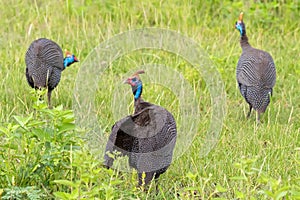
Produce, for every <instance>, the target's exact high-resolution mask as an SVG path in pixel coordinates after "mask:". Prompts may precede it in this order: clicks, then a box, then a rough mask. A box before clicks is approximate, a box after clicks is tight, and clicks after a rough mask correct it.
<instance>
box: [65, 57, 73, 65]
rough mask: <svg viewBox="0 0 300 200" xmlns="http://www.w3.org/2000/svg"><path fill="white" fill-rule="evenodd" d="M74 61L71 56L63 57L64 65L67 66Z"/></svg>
mask: <svg viewBox="0 0 300 200" xmlns="http://www.w3.org/2000/svg"><path fill="white" fill-rule="evenodd" d="M73 62H74V58H73V57H65V59H64V67H65V68H66V67H68V66H70V65H71V64H72V63H73Z"/></svg>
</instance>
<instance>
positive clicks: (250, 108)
mask: <svg viewBox="0 0 300 200" xmlns="http://www.w3.org/2000/svg"><path fill="white" fill-rule="evenodd" d="M251 110H252V106H251V105H250V104H249V112H248V114H247V118H248V119H249V117H250V115H251Z"/></svg>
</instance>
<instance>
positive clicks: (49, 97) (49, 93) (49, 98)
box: [48, 89, 52, 109]
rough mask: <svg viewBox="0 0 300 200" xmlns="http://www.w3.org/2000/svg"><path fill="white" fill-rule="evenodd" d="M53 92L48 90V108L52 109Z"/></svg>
mask: <svg viewBox="0 0 300 200" xmlns="http://www.w3.org/2000/svg"><path fill="white" fill-rule="evenodd" d="M51 92H52V90H50V89H48V108H49V109H52V105H51Z"/></svg>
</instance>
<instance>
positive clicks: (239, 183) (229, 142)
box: [0, 0, 300, 199]
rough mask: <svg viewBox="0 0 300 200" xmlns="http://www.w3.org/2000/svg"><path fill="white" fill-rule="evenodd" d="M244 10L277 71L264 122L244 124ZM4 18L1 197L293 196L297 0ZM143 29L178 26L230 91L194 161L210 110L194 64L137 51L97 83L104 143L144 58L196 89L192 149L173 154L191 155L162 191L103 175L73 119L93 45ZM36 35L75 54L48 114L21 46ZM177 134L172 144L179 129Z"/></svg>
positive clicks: (299, 181) (58, 6) (8, 12)
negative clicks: (240, 75)
mask: <svg viewBox="0 0 300 200" xmlns="http://www.w3.org/2000/svg"><path fill="white" fill-rule="evenodd" d="M241 11H243V12H244V22H245V24H246V28H247V34H248V37H249V42H250V44H251V45H252V46H254V47H256V48H260V49H263V50H266V51H268V52H269V53H270V54H271V55H272V56H273V59H274V61H275V64H276V68H277V82H276V85H275V88H274V93H273V98H272V101H271V104H270V106H269V107H268V109H267V111H266V113H265V114H264V115H263V117H262V123H261V124H260V125H259V126H257V125H256V122H255V115H254V114H252V117H251V118H250V119H249V120H247V119H246V112H247V111H248V105H247V104H246V102H245V101H244V100H243V98H242V97H241V95H240V93H239V91H238V88H237V84H236V79H235V68H236V64H237V61H238V59H239V56H240V54H241V48H240V44H239V33H238V31H236V30H235V29H234V24H235V22H236V20H237V17H238V15H239V13H240V12H241ZM0 16H1V20H0V32H1V37H0V46H1V50H0V57H1V59H0V67H1V70H0V80H1V81H0V93H1V96H0V118H1V124H0V138H1V142H0V198H2V199H55V198H57V199H300V136H299V132H300V131H299V130H300V123H299V118H300V105H299V102H300V93H299V90H298V89H297V87H299V85H298V84H300V79H299V77H300V69H299V66H298V65H299V64H300V62H299V59H298V58H299V55H300V47H299V39H300V30H299V27H300V22H299V19H300V2H299V1H296V0H294V1H275V2H267V1H244V2H239V1H220V2H218V1H212V2H210V3H208V2H207V1H188V0H186V1H179V0H165V1H156V0H151V1H140V2H138V1H133V0H128V1H124V0H117V1H104V0H102V1H99V2H97V3H95V2H94V1H71V0H67V1H49V2H47V1H38V0H36V1H27V0H26V1H17V0H11V1H3V0H0ZM144 27H155V28H164V29H170V30H174V31H176V32H178V33H180V34H181V35H183V36H185V37H189V38H191V39H192V40H194V41H195V42H196V43H197V44H198V45H199V46H200V47H202V48H203V49H204V51H205V52H206V54H207V55H208V56H209V58H210V59H211V60H212V61H213V63H214V65H215V67H216V69H217V70H218V72H219V73H220V75H221V78H222V80H223V84H224V88H225V91H226V102H224V104H225V105H226V117H225V119H224V121H223V127H222V131H221V132H220V136H219V138H218V139H219V140H218V142H217V144H216V146H215V147H214V148H213V149H212V150H211V151H210V152H209V154H208V155H207V156H201V155H200V153H199V152H200V151H201V147H202V145H205V144H203V138H204V137H205V135H206V131H207V130H208V128H209V126H210V124H211V123H214V122H212V121H211V115H212V112H213V111H212V103H211V99H210V98H211V94H210V93H209V90H208V86H207V84H206V82H205V80H206V78H207V77H203V74H201V73H198V71H197V70H196V69H195V68H194V66H193V65H192V64H191V63H188V62H187V61H186V60H184V59H183V58H181V57H180V56H178V55H175V54H172V53H168V52H165V51H159V50H153V49H152V50H151V49H141V50H137V51H133V52H130V53H128V54H127V55H124V56H122V57H120V58H118V59H116V60H115V61H114V62H113V63H111V65H110V66H109V67H108V68H107V69H106V70H105V71H104V72H103V73H102V74H101V76H100V77H99V81H98V82H97V85H98V89H97V92H96V96H95V98H94V99H95V109H94V110H93V112H94V113H96V114H97V117H98V118H97V120H98V123H99V126H100V127H101V128H102V130H103V132H102V133H101V136H103V137H102V140H103V138H104V140H106V138H107V137H108V135H109V133H110V128H111V126H112V125H113V124H114V122H115V121H116V120H117V119H119V118H121V117H123V116H126V115H127V114H129V113H132V111H133V105H132V102H131V101H132V95H131V92H130V91H131V89H130V88H129V86H125V85H124V86H123V85H121V84H120V83H121V82H122V81H123V80H124V79H125V78H126V75H128V74H130V73H131V72H133V71H134V70H136V69H139V68H141V67H142V66H145V65H147V64H149V63H150V64H159V65H163V66H168V67H169V68H170V69H173V70H176V72H178V73H180V74H181V75H182V76H183V77H184V78H185V80H186V81H187V83H189V85H190V86H191V91H189V92H191V93H192V94H193V96H192V98H196V99H197V105H196V107H195V110H199V111H200V113H199V116H196V118H195V121H197V127H196V129H197V131H196V132H195V133H193V135H192V136H191V137H190V138H189V141H190V144H191V145H190V146H189V148H187V146H183V145H178V146H177V147H176V151H181V150H182V149H186V151H185V152H184V154H183V155H182V156H181V157H177V158H176V159H174V161H173V164H172V165H171V167H170V168H169V169H168V171H167V172H166V173H165V174H163V175H162V176H161V177H160V180H159V192H158V194H157V195H156V194H155V192H154V191H153V190H152V189H150V190H148V192H142V191H141V190H140V189H138V188H136V174H135V172H134V171H132V173H122V172H120V171H118V170H107V169H104V168H102V166H101V163H102V160H101V159H97V158H96V157H97V155H95V154H91V148H89V147H88V146H87V145H86V143H87V142H86V140H85V139H83V138H86V133H87V130H86V129H83V128H80V127H78V126H75V125H74V121H76V115H75V116H74V114H73V104H74V103H75V101H74V100H75V99H74V89H75V86H76V80H77V77H79V74H78V73H80V71H81V70H80V68H81V67H88V66H87V65H86V64H84V63H87V62H86V61H87V60H88V59H89V58H90V57H91V56H93V54H91V52H92V51H93V49H94V48H95V47H97V46H98V45H99V44H101V43H103V42H105V41H107V40H108V39H110V38H112V37H114V36H115V35H116V34H119V33H122V32H125V31H129V30H134V29H138V28H144ZM40 37H46V38H49V39H52V40H54V41H56V42H57V43H58V44H60V46H61V47H62V49H63V50H69V51H71V52H72V53H74V54H75V55H76V56H77V57H78V58H79V59H80V63H76V64H75V65H72V66H71V67H69V68H67V69H66V70H65V71H64V72H63V74H62V79H61V82H60V84H59V86H58V87H57V88H56V89H55V90H54V92H53V95H52V103H53V105H54V106H55V108H54V109H53V110H48V109H47V108H46V104H45V102H39V101H37V98H36V95H35V94H34V92H33V90H32V89H31V88H30V87H29V86H28V84H27V81H26V78H25V59H24V57H25V53H26V50H27V48H28V47H29V45H30V43H31V42H32V41H33V40H35V39H37V38H40ZM99 63H100V64H101V61H99ZM100 64H99V65H100ZM161 73H164V72H161ZM152 74H155V72H153V73H152ZM141 77H142V79H143V80H145V86H144V87H145V89H144V93H143V98H144V99H145V100H147V101H150V102H153V103H156V104H159V105H161V106H163V107H165V108H167V109H168V110H170V111H171V112H172V113H173V114H174V116H175V118H176V120H177V122H178V127H179V128H181V127H184V125H183V124H182V121H184V119H182V115H181V113H180V111H179V107H180V99H178V98H177V97H176V95H174V91H172V90H170V88H168V87H166V86H165V85H163V84H162V83H161V84H150V82H148V83H147V81H148V80H149V77H147V71H146V74H145V75H142V76H141ZM164 77H166V78H170V80H173V79H175V77H173V76H168V74H164ZM87 79H89V77H87ZM87 83H88V81H87ZM297 85H298V86H297ZM89 86H90V85H86V86H81V87H86V88H88V87H89ZM119 91H121V92H120V93H119ZM186 92H187V93H186V94H189V93H188V91H186ZM120 94H121V95H120ZM116 95H117V97H118V98H124V99H123V101H122V102H120V104H122V106H124V105H125V107H124V108H123V107H122V108H120V110H121V111H122V112H121V111H116V110H114V109H119V108H118V105H119V102H118V101H117V100H118V98H116ZM181 106H182V105H181ZM183 106H184V105H183ZM180 130H181V131H180V132H179V133H178V134H179V135H178V143H179V144H181V143H180V142H181V141H180V138H182V137H184V134H186V132H185V131H184V130H182V129H180ZM100 157H102V155H100ZM83 158H84V159H83ZM121 162H122V161H121ZM151 188H152V185H151Z"/></svg>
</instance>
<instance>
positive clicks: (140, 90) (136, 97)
mask: <svg viewBox="0 0 300 200" xmlns="http://www.w3.org/2000/svg"><path fill="white" fill-rule="evenodd" d="M142 88H143V85H142V83H139V84H138V85H137V88H136V92H135V95H134V100H137V99H138V98H140V96H141V94H142Z"/></svg>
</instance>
